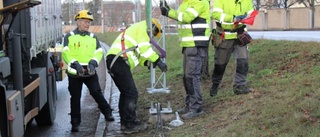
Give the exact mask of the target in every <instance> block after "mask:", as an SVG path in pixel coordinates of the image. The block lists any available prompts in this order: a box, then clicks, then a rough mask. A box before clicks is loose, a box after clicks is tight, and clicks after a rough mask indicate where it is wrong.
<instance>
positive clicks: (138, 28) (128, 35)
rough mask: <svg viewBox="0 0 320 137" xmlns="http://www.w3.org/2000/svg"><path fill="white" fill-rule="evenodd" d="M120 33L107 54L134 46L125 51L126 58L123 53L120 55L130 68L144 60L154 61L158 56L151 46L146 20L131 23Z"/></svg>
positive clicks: (113, 53)
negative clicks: (122, 41) (133, 48)
mask: <svg viewBox="0 0 320 137" xmlns="http://www.w3.org/2000/svg"><path fill="white" fill-rule="evenodd" d="M122 33H123V32H122ZM122 33H121V34H120V35H119V36H118V37H117V38H116V39H115V40H114V42H113V43H112V45H111V47H110V49H109V50H108V52H107V56H108V55H117V54H118V53H119V52H121V51H122V50H125V49H128V48H132V47H136V49H135V50H130V51H128V52H126V58H124V56H123V54H122V55H120V56H121V57H122V58H124V59H125V60H126V61H127V63H128V65H129V66H130V69H131V70H133V69H134V68H135V67H136V66H137V65H141V66H143V65H144V62H145V61H147V60H148V61H150V62H155V61H156V60H157V59H158V58H159V55H158V54H157V53H156V52H155V51H154V50H153V49H152V47H151V44H150V38H149V34H148V33H147V23H146V21H141V22H138V23H135V24H133V25H132V26H130V27H129V28H127V29H126V30H125V33H124V35H123V36H122ZM122 37H123V40H124V48H123V46H122V44H121V39H122Z"/></svg>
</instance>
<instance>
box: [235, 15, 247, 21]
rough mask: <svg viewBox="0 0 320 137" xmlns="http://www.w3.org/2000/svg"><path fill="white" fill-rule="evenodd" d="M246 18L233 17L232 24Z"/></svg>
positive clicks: (243, 16)
mask: <svg viewBox="0 0 320 137" xmlns="http://www.w3.org/2000/svg"><path fill="white" fill-rule="evenodd" d="M246 17H247V15H239V16H235V17H234V19H233V22H238V21H240V20H243V19H245V18H246Z"/></svg>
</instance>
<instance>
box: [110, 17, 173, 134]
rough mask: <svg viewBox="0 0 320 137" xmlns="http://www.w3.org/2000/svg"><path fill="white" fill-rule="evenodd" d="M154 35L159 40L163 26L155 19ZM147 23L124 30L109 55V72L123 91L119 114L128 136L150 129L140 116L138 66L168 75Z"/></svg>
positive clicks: (137, 24)
mask: <svg viewBox="0 0 320 137" xmlns="http://www.w3.org/2000/svg"><path fill="white" fill-rule="evenodd" d="M151 21H152V29H151V31H152V34H153V36H154V37H156V38H159V37H160V36H161V34H162V30H161V24H160V23H159V21H158V20H157V19H154V18H152V20H151ZM147 26H148V24H147V21H141V22H138V23H135V24H133V25H131V26H130V27H128V28H127V29H125V30H123V31H122V33H121V34H120V35H119V36H118V37H117V38H116V39H115V41H114V42H113V43H112V45H111V47H110V49H109V50H108V52H107V57H106V58H107V68H108V71H109V73H110V74H111V77H112V79H113V81H114V83H115V85H116V86H117V87H118V89H119V91H120V99H119V114H120V123H121V129H123V130H124V131H123V132H124V133H125V134H131V133H135V132H139V131H142V130H145V129H147V125H146V124H143V123H141V122H139V120H138V119H137V115H136V108H137V101H138V90H137V88H136V85H135V82H134V79H133V77H132V72H131V70H133V69H134V68H135V67H136V66H138V65H140V66H149V67H150V64H151V63H152V64H153V66H154V67H155V66H158V67H159V68H160V69H161V71H162V72H166V71H167V65H166V64H165V63H164V62H163V61H162V60H161V58H160V57H159V55H158V54H157V53H156V52H155V51H154V50H153V49H152V47H151V46H152V45H151V43H152V42H151V43H150V41H152V40H153V39H152V36H150V35H149V33H150V32H149V31H148V27H147Z"/></svg>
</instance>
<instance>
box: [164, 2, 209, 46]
mask: <svg viewBox="0 0 320 137" xmlns="http://www.w3.org/2000/svg"><path fill="white" fill-rule="evenodd" d="M168 16H169V17H170V18H172V19H175V20H177V21H178V25H179V26H178V36H179V39H180V46H181V47H195V46H208V45H209V36H210V6H209V1H208V0H183V1H182V3H181V5H180V6H179V9H178V10H173V9H170V10H169V13H168Z"/></svg>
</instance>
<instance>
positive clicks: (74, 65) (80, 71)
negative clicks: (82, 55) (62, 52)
mask: <svg viewBox="0 0 320 137" xmlns="http://www.w3.org/2000/svg"><path fill="white" fill-rule="evenodd" d="M70 67H71V68H73V69H75V70H77V75H79V76H83V75H84V69H83V67H82V66H81V65H80V64H79V62H78V61H75V62H73V63H71V66H70Z"/></svg>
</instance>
